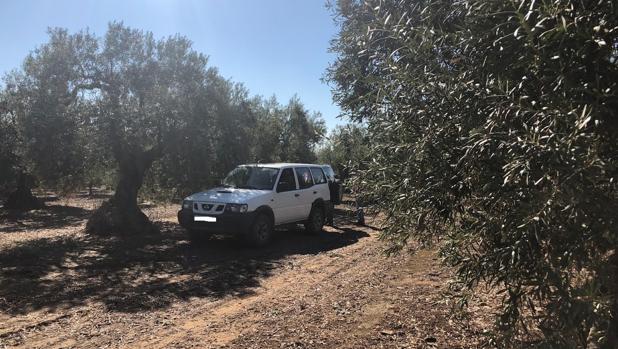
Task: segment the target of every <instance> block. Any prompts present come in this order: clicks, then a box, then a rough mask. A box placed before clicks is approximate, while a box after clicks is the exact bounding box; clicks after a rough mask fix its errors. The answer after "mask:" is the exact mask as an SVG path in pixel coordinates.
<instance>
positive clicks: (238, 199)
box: [185, 187, 269, 204]
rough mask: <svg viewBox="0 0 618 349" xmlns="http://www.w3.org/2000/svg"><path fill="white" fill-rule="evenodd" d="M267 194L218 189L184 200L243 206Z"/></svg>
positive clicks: (262, 191) (193, 195)
mask: <svg viewBox="0 0 618 349" xmlns="http://www.w3.org/2000/svg"><path fill="white" fill-rule="evenodd" d="M268 192H269V191H268V190H258V189H239V188H224V187H219V188H213V189H210V190H207V191H203V192H200V193H195V194H192V195H190V196H188V197H187V198H186V199H185V200H191V201H202V202H217V203H227V204H245V203H247V202H248V201H249V200H250V199H253V198H256V197H258V196H261V195H264V194H266V193H268Z"/></svg>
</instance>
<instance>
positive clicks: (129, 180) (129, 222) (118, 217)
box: [86, 149, 159, 235]
mask: <svg viewBox="0 0 618 349" xmlns="http://www.w3.org/2000/svg"><path fill="white" fill-rule="evenodd" d="M158 153H159V152H158V150H156V149H152V150H150V151H135V152H116V154H115V155H116V159H117V161H118V165H119V168H118V184H117V185H116V192H115V193H114V196H112V197H111V198H110V199H109V200H107V201H105V202H104V203H103V205H101V207H99V208H98V209H97V210H96V211H95V212H94V213H93V214H92V216H91V217H90V219H88V223H86V232H87V233H90V234H96V235H123V234H136V233H153V232H156V231H157V228H156V226H155V225H154V224H153V223H152V222H150V220H149V219H148V217H147V216H146V215H145V214H144V213H143V212H142V211H141V210H140V208H139V207H138V205H137V194H138V192H139V189H140V188H141V186H142V183H143V181H144V175H145V173H146V171H147V170H148V169H149V168H150V166H151V165H152V162H153V161H154V160H155V158H156V157H157V156H158Z"/></svg>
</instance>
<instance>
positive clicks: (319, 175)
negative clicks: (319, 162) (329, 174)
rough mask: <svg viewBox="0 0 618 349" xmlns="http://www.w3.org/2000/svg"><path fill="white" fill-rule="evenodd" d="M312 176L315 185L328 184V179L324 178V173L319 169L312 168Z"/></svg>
mask: <svg viewBox="0 0 618 349" xmlns="http://www.w3.org/2000/svg"><path fill="white" fill-rule="evenodd" d="M311 176H313V182H314V183H315V184H322V183H326V177H325V176H324V172H322V169H321V168H319V167H312V168H311Z"/></svg>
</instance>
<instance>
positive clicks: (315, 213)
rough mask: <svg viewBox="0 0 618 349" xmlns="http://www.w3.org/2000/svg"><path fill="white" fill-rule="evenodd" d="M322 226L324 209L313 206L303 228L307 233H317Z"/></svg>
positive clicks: (320, 230)
mask: <svg viewBox="0 0 618 349" xmlns="http://www.w3.org/2000/svg"><path fill="white" fill-rule="evenodd" d="M322 227H324V210H323V209H322V207H320V206H313V207H312V208H311V212H310V213H309V218H308V219H307V222H305V230H306V231H307V233H309V234H318V233H320V232H322Z"/></svg>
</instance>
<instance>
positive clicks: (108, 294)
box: [0, 222, 368, 314]
mask: <svg viewBox="0 0 618 349" xmlns="http://www.w3.org/2000/svg"><path fill="white" fill-rule="evenodd" d="M159 225H160V228H161V233H160V234H156V235H148V236H146V235H143V236H133V237H129V238H122V239H120V238H95V237H89V236H83V235H78V236H73V237H64V238H59V239H58V238H57V239H37V240H30V241H27V242H25V243H23V244H20V245H17V246H15V247H12V248H9V249H6V250H4V251H0V271H1V275H2V276H1V279H0V311H2V312H5V313H9V314H25V313H28V312H30V311H33V310H36V309H42V308H46V309H51V310H53V309H56V308H70V307H73V306H77V305H81V304H85V303H89V302H100V303H103V304H105V305H106V306H107V308H108V309H109V310H112V311H119V312H139V311H144V310H154V309H162V308H165V307H167V306H169V305H170V304H172V303H173V302H175V301H177V300H187V299H190V298H192V297H200V298H204V297H211V298H214V299H216V298H221V297H224V296H227V295H233V296H245V295H250V294H252V293H253V292H254V289H255V287H257V286H259V284H260V279H262V278H264V277H267V276H269V275H271V274H272V273H273V271H274V270H275V269H277V268H279V267H281V266H282V265H285V264H286V263H285V261H284V258H285V257H286V256H290V255H295V254H317V253H321V252H325V251H329V250H333V249H337V248H341V247H344V246H347V245H350V244H354V243H356V242H357V241H358V240H359V239H361V238H363V237H366V236H368V234H367V233H365V232H363V231H362V230H360V229H355V228H354V227H352V228H345V229H340V230H338V231H337V232H325V233H323V234H320V235H318V236H310V235H306V234H304V233H303V231H302V230H298V231H277V232H276V234H275V239H274V241H273V243H272V244H271V245H269V246H267V247H265V248H254V247H249V246H243V245H242V244H240V243H239V242H238V241H237V240H235V239H232V238H213V239H211V240H210V241H206V242H205V243H202V244H199V245H196V244H192V243H189V241H188V240H187V237H186V234H185V232H184V230H183V229H181V228H180V227H179V226H178V225H177V224H173V223H169V222H164V223H159Z"/></svg>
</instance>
